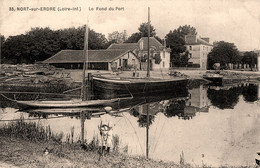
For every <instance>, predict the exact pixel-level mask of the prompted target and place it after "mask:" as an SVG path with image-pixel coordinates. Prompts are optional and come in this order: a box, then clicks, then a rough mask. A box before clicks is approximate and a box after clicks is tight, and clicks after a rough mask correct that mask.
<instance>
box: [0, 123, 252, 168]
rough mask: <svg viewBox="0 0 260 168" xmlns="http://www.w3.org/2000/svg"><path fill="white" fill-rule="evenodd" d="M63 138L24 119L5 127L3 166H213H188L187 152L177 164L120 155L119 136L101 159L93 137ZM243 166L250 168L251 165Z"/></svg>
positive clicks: (0, 138)
mask: <svg viewBox="0 0 260 168" xmlns="http://www.w3.org/2000/svg"><path fill="white" fill-rule="evenodd" d="M72 134H73V133H72ZM63 136H64V135H63V134H62V133H60V134H54V133H53V132H52V131H51V129H50V127H43V126H41V125H39V124H37V123H34V122H26V121H25V120H24V119H23V118H21V119H20V120H18V121H13V122H10V123H8V124H5V125H4V126H2V127H1V128H0V146H1V148H0V167H1V166H5V167H6V166H8V167H12V166H14V167H24V168H25V167H26V168H27V167H64V168H65V167H91V168H96V167H97V168H98V167H115V168H116V167H127V168H132V167H133V168H135V167H145V168H149V167H158V168H160V167H161V168H165V167H171V168H191V167H203V168H210V167H211V166H208V165H206V164H203V163H202V165H191V164H189V163H186V162H185V154H184V153H182V154H180V162H179V163H178V164H176V163H174V162H170V161H159V160H153V159H146V158H145V157H144V156H130V155H128V154H127V150H125V151H124V152H119V150H118V145H119V137H117V138H116V141H117V142H116V143H114V146H113V148H114V150H113V151H112V152H110V153H108V154H105V155H104V156H101V155H100V152H99V148H98V146H97V144H98V143H97V142H96V140H95V139H94V138H93V140H92V141H91V142H90V143H85V144H84V145H81V144H80V142H74V143H73V141H71V140H67V141H66V142H62V141H61V139H62V137H63ZM46 150H47V152H46ZM220 167H221V168H227V167H232V166H220ZM240 167H241V168H249V167H250V166H240Z"/></svg>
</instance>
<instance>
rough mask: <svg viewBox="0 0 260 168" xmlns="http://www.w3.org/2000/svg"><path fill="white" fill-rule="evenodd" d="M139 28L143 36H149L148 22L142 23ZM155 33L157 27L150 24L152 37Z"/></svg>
mask: <svg viewBox="0 0 260 168" xmlns="http://www.w3.org/2000/svg"><path fill="white" fill-rule="evenodd" d="M138 30H139V32H140V34H141V37H148V23H141V25H140V26H139V28H138ZM155 35H156V32H155V28H154V27H153V26H152V25H151V24H150V37H153V36H155Z"/></svg>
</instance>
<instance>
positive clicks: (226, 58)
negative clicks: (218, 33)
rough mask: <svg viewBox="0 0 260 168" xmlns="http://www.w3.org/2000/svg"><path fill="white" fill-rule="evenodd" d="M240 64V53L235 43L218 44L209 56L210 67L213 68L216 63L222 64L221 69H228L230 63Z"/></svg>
mask: <svg viewBox="0 0 260 168" xmlns="http://www.w3.org/2000/svg"><path fill="white" fill-rule="evenodd" d="M239 62H240V57H239V52H238V49H237V47H236V46H235V45H234V44H233V43H228V42H225V41H220V42H217V43H216V45H215V46H214V47H213V49H212V50H211V52H210V53H209V54H208V67H212V66H213V65H214V64H215V63H220V66H221V67H226V66H227V64H228V63H239Z"/></svg>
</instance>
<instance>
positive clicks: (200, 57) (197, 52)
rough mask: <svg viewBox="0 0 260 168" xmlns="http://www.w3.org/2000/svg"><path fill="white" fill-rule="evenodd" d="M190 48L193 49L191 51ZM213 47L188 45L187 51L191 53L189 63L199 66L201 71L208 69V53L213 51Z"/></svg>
mask: <svg viewBox="0 0 260 168" xmlns="http://www.w3.org/2000/svg"><path fill="white" fill-rule="evenodd" d="M190 46H191V47H192V48H191V50H190ZM212 48H213V47H212V46H208V45H202V44H200V45H186V49H187V50H188V51H189V52H190V53H191V58H190V59H189V62H192V63H193V64H199V65H200V68H201V69H206V68H207V58H208V53H209V52H210V51H211V50H212Z"/></svg>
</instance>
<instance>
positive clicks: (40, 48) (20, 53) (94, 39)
mask: <svg viewBox="0 0 260 168" xmlns="http://www.w3.org/2000/svg"><path fill="white" fill-rule="evenodd" d="M84 34H85V27H84V26H82V27H78V28H74V27H72V28H67V29H59V30H56V31H54V30H51V29H50V28H48V27H47V28H40V27H36V28H32V29H31V30H30V31H28V32H26V34H22V35H17V36H10V37H8V38H7V39H6V41H5V43H4V44H3V56H4V58H5V61H6V62H8V63H34V62H35V61H43V60H45V59H47V58H49V57H50V56H52V55H54V54H56V53H57V52H59V51H60V50H63V49H73V50H82V49H83V46H84ZM88 41H89V45H88V48H89V49H104V48H105V47H106V44H107V39H106V38H105V35H103V34H101V33H96V32H95V31H94V30H92V29H90V28H89V38H88Z"/></svg>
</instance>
